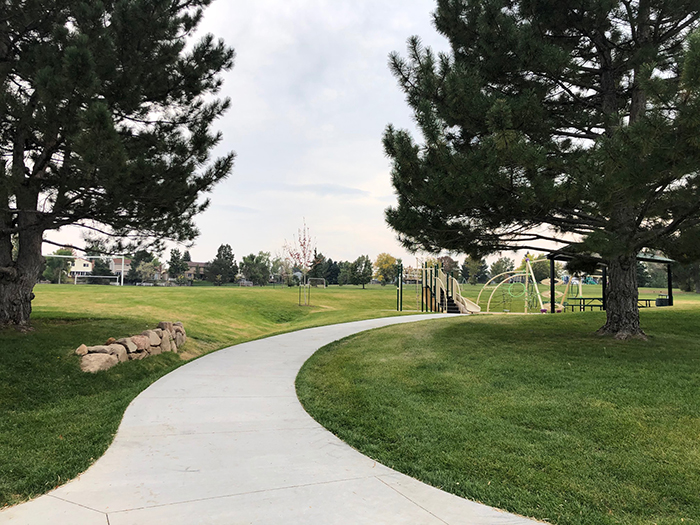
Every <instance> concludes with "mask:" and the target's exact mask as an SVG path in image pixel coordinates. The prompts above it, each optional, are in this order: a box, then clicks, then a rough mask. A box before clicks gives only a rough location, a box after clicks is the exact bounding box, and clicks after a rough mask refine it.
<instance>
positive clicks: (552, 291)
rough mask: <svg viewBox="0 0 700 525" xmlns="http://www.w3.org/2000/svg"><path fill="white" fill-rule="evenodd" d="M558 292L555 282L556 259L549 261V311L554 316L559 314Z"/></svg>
mask: <svg viewBox="0 0 700 525" xmlns="http://www.w3.org/2000/svg"><path fill="white" fill-rule="evenodd" d="M556 291H557V286H556V282H555V281H554V259H553V258H552V259H549V308H550V310H549V311H550V312H551V313H553V314H555V313H557V307H556Z"/></svg>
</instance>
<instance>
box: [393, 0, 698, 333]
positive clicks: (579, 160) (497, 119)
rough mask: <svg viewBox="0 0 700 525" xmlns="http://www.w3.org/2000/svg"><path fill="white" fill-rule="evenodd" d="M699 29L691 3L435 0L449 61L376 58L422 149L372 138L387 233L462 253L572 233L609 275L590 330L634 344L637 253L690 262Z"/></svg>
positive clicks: (582, 252) (415, 52) (414, 47)
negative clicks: (385, 165) (384, 64)
mask: <svg viewBox="0 0 700 525" xmlns="http://www.w3.org/2000/svg"><path fill="white" fill-rule="evenodd" d="M699 19H700V2H698V1H697V0H673V1H668V0H648V1H641V0H637V1H635V0H624V1H623V0H617V1H616V0H610V1H606V2H601V1H599V0H582V1H581V2H576V3H571V2H561V1H556V0H535V1H532V0H438V8H437V11H436V13H435V25H436V27H437V29H438V31H439V32H441V33H442V34H443V35H444V36H446V37H447V38H448V39H449V42H450V44H451V51H450V53H447V54H441V55H439V56H435V54H434V53H433V52H432V51H431V50H430V49H425V48H424V47H422V46H421V44H420V41H419V39H418V38H412V39H411V40H410V42H409V51H408V53H409V57H408V59H403V58H401V57H400V56H398V55H397V54H394V55H392V57H391V67H392V70H393V72H394V74H395V75H396V77H397V78H398V80H399V83H400V85H401V87H402V88H403V90H404V91H405V93H406V96H407V101H408V104H409V105H410V106H411V108H412V110H413V112H414V115H415V119H416V121H417V123H418V126H419V128H420V131H421V133H422V135H423V138H424V141H425V142H424V144H420V145H419V144H417V143H416V142H415V141H414V140H413V139H412V137H411V135H410V134H409V133H408V132H407V131H400V130H396V129H394V128H393V127H391V126H389V127H388V128H387V131H386V134H385V137H384V145H385V149H386V152H387V154H388V155H389V156H390V157H391V158H392V159H393V164H394V169H393V184H394V187H395V188H396V191H397V193H398V206H397V207H393V208H389V209H388V210H387V220H388V222H389V224H390V225H391V226H392V227H393V228H394V229H396V230H397V231H398V232H399V234H400V238H401V239H402V241H403V243H404V245H405V246H406V247H408V248H410V249H423V250H426V251H429V252H432V253H437V252H439V251H440V250H443V249H445V250H449V251H454V252H463V253H468V254H471V255H474V256H475V257H481V256H484V255H487V254H491V253H496V252H499V251H502V250H508V249H517V248H527V249H533V250H538V251H546V249H547V247H546V246H545V245H544V244H543V243H542V242H541V241H552V240H554V241H557V242H563V239H564V238H567V239H569V238H572V237H574V238H575V239H577V241H576V242H575V243H574V245H573V246H572V251H573V253H574V255H575V256H576V258H577V259H578V260H577V261H576V263H577V264H583V263H584V262H586V260H588V261H590V257H592V256H594V255H598V256H600V257H601V258H602V260H603V262H604V263H605V264H606V265H607V267H608V275H609V279H610V281H609V286H608V297H607V322H606V324H605V326H603V327H602V328H601V329H600V331H599V332H600V333H601V334H612V335H615V336H616V337H618V338H627V337H637V336H639V337H644V333H643V331H642V329H641V326H640V323H639V311H638V308H637V281H636V268H637V265H636V255H637V253H638V252H640V251H641V250H642V249H643V248H650V249H654V250H660V251H663V252H664V253H665V254H666V255H667V256H669V257H672V258H676V259H681V260H693V259H698V258H700V172H698V170H697V166H698V165H700V141H698V140H697V137H698V136H700V35H699V34H697V33H695V30H696V29H697V28H698V25H699ZM564 234H567V235H564ZM587 258H588V259H587Z"/></svg>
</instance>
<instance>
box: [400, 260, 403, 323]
mask: <svg viewBox="0 0 700 525" xmlns="http://www.w3.org/2000/svg"><path fill="white" fill-rule="evenodd" d="M399 286H400V287H401V310H399V311H400V312H403V264H400V265H399Z"/></svg>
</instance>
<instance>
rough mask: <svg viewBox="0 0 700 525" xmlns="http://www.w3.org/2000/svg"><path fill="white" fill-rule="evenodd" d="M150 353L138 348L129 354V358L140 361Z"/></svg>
mask: <svg viewBox="0 0 700 525" xmlns="http://www.w3.org/2000/svg"><path fill="white" fill-rule="evenodd" d="M149 355H151V354H149V353H148V352H146V350H137V351H136V352H133V353H131V354H129V359H130V360H131V361H139V360H141V359H146V358H147V357H148V356H149Z"/></svg>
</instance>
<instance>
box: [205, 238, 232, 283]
mask: <svg viewBox="0 0 700 525" xmlns="http://www.w3.org/2000/svg"><path fill="white" fill-rule="evenodd" d="M236 275H238V265H237V264H236V259H235V256H234V255H233V249H231V246H230V245H228V244H222V245H221V246H219V249H218V250H217V251H216V257H215V258H214V259H213V260H211V261H209V264H208V265H207V267H206V268H205V270H204V278H205V279H206V280H207V281H210V282H212V283H215V284H219V285H221V284H225V283H231V282H233V281H234V280H235V279H236Z"/></svg>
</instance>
